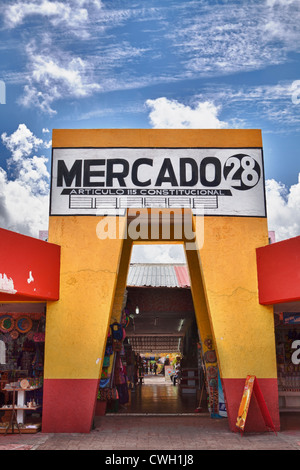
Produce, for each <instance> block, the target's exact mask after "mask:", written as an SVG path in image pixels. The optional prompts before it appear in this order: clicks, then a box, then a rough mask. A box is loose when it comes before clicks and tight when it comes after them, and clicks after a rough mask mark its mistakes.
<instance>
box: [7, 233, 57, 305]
mask: <svg viewBox="0 0 300 470" xmlns="http://www.w3.org/2000/svg"><path fill="white" fill-rule="evenodd" d="M30 273H31V274H30ZM0 275H1V276H0V302H12V301H21V300H27V301H28V300H33V301H34V300H36V301H38V300H58V299H59V276H60V247H59V246H58V245H54V244H52V243H48V242H44V241H42V240H38V239H36V238H32V237H27V236H25V235H20V234H18V233H15V232H11V231H9V230H4V229H0ZM4 276H5V279H6V278H7V279H8V282H7V281H5V284H6V285H7V284H8V285H9V286H10V287H13V289H14V290H15V291H16V292H15V293H7V292H3V290H6V289H3V288H4V287H5V286H4V281H3V279H4Z"/></svg>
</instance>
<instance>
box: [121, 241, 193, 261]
mask: <svg viewBox="0 0 300 470" xmlns="http://www.w3.org/2000/svg"><path fill="white" fill-rule="evenodd" d="M130 262H131V263H170V264H172V263H173V264H176V263H185V262H186V259H185V254H184V249H183V245H134V246H133V249H132V255H131V260H130Z"/></svg>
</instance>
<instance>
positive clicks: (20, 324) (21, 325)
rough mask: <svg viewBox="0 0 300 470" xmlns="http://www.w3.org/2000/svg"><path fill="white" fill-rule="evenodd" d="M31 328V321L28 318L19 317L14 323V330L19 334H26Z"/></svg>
mask: <svg viewBox="0 0 300 470" xmlns="http://www.w3.org/2000/svg"><path fill="white" fill-rule="evenodd" d="M31 328H32V320H31V318H29V317H21V318H19V319H18V320H17V321H16V329H17V330H18V331H19V333H27V332H28V331H30V330H31Z"/></svg>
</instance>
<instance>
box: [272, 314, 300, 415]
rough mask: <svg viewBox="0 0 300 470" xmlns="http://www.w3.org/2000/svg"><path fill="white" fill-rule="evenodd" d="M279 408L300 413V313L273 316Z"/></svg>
mask: <svg viewBox="0 0 300 470" xmlns="http://www.w3.org/2000/svg"><path fill="white" fill-rule="evenodd" d="M275 333H276V355H277V369H278V394H279V408H280V410H281V411H300V313H279V314H276V315H275Z"/></svg>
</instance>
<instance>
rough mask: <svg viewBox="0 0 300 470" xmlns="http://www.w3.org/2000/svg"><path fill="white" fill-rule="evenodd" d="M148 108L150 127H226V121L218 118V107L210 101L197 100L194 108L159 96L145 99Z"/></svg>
mask: <svg viewBox="0 0 300 470" xmlns="http://www.w3.org/2000/svg"><path fill="white" fill-rule="evenodd" d="M146 105H147V106H148V108H149V109H150V114H149V118H150V122H151V125H152V127H154V128H155V129H158V128H173V129H183V128H190V129H197V128H198V129H201V128H202V129H210V128H215V129H218V128H223V127H227V125H228V124H227V123H226V122H224V121H221V120H220V119H219V118H218V114H219V112H220V107H218V106H215V104H214V103H213V102H211V101H204V102H198V103H197V104H196V105H195V107H194V108H191V107H190V106H188V105H184V104H182V103H179V102H178V101H176V100H168V99H167V98H164V97H161V98H157V99H155V100H147V101H146Z"/></svg>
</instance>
